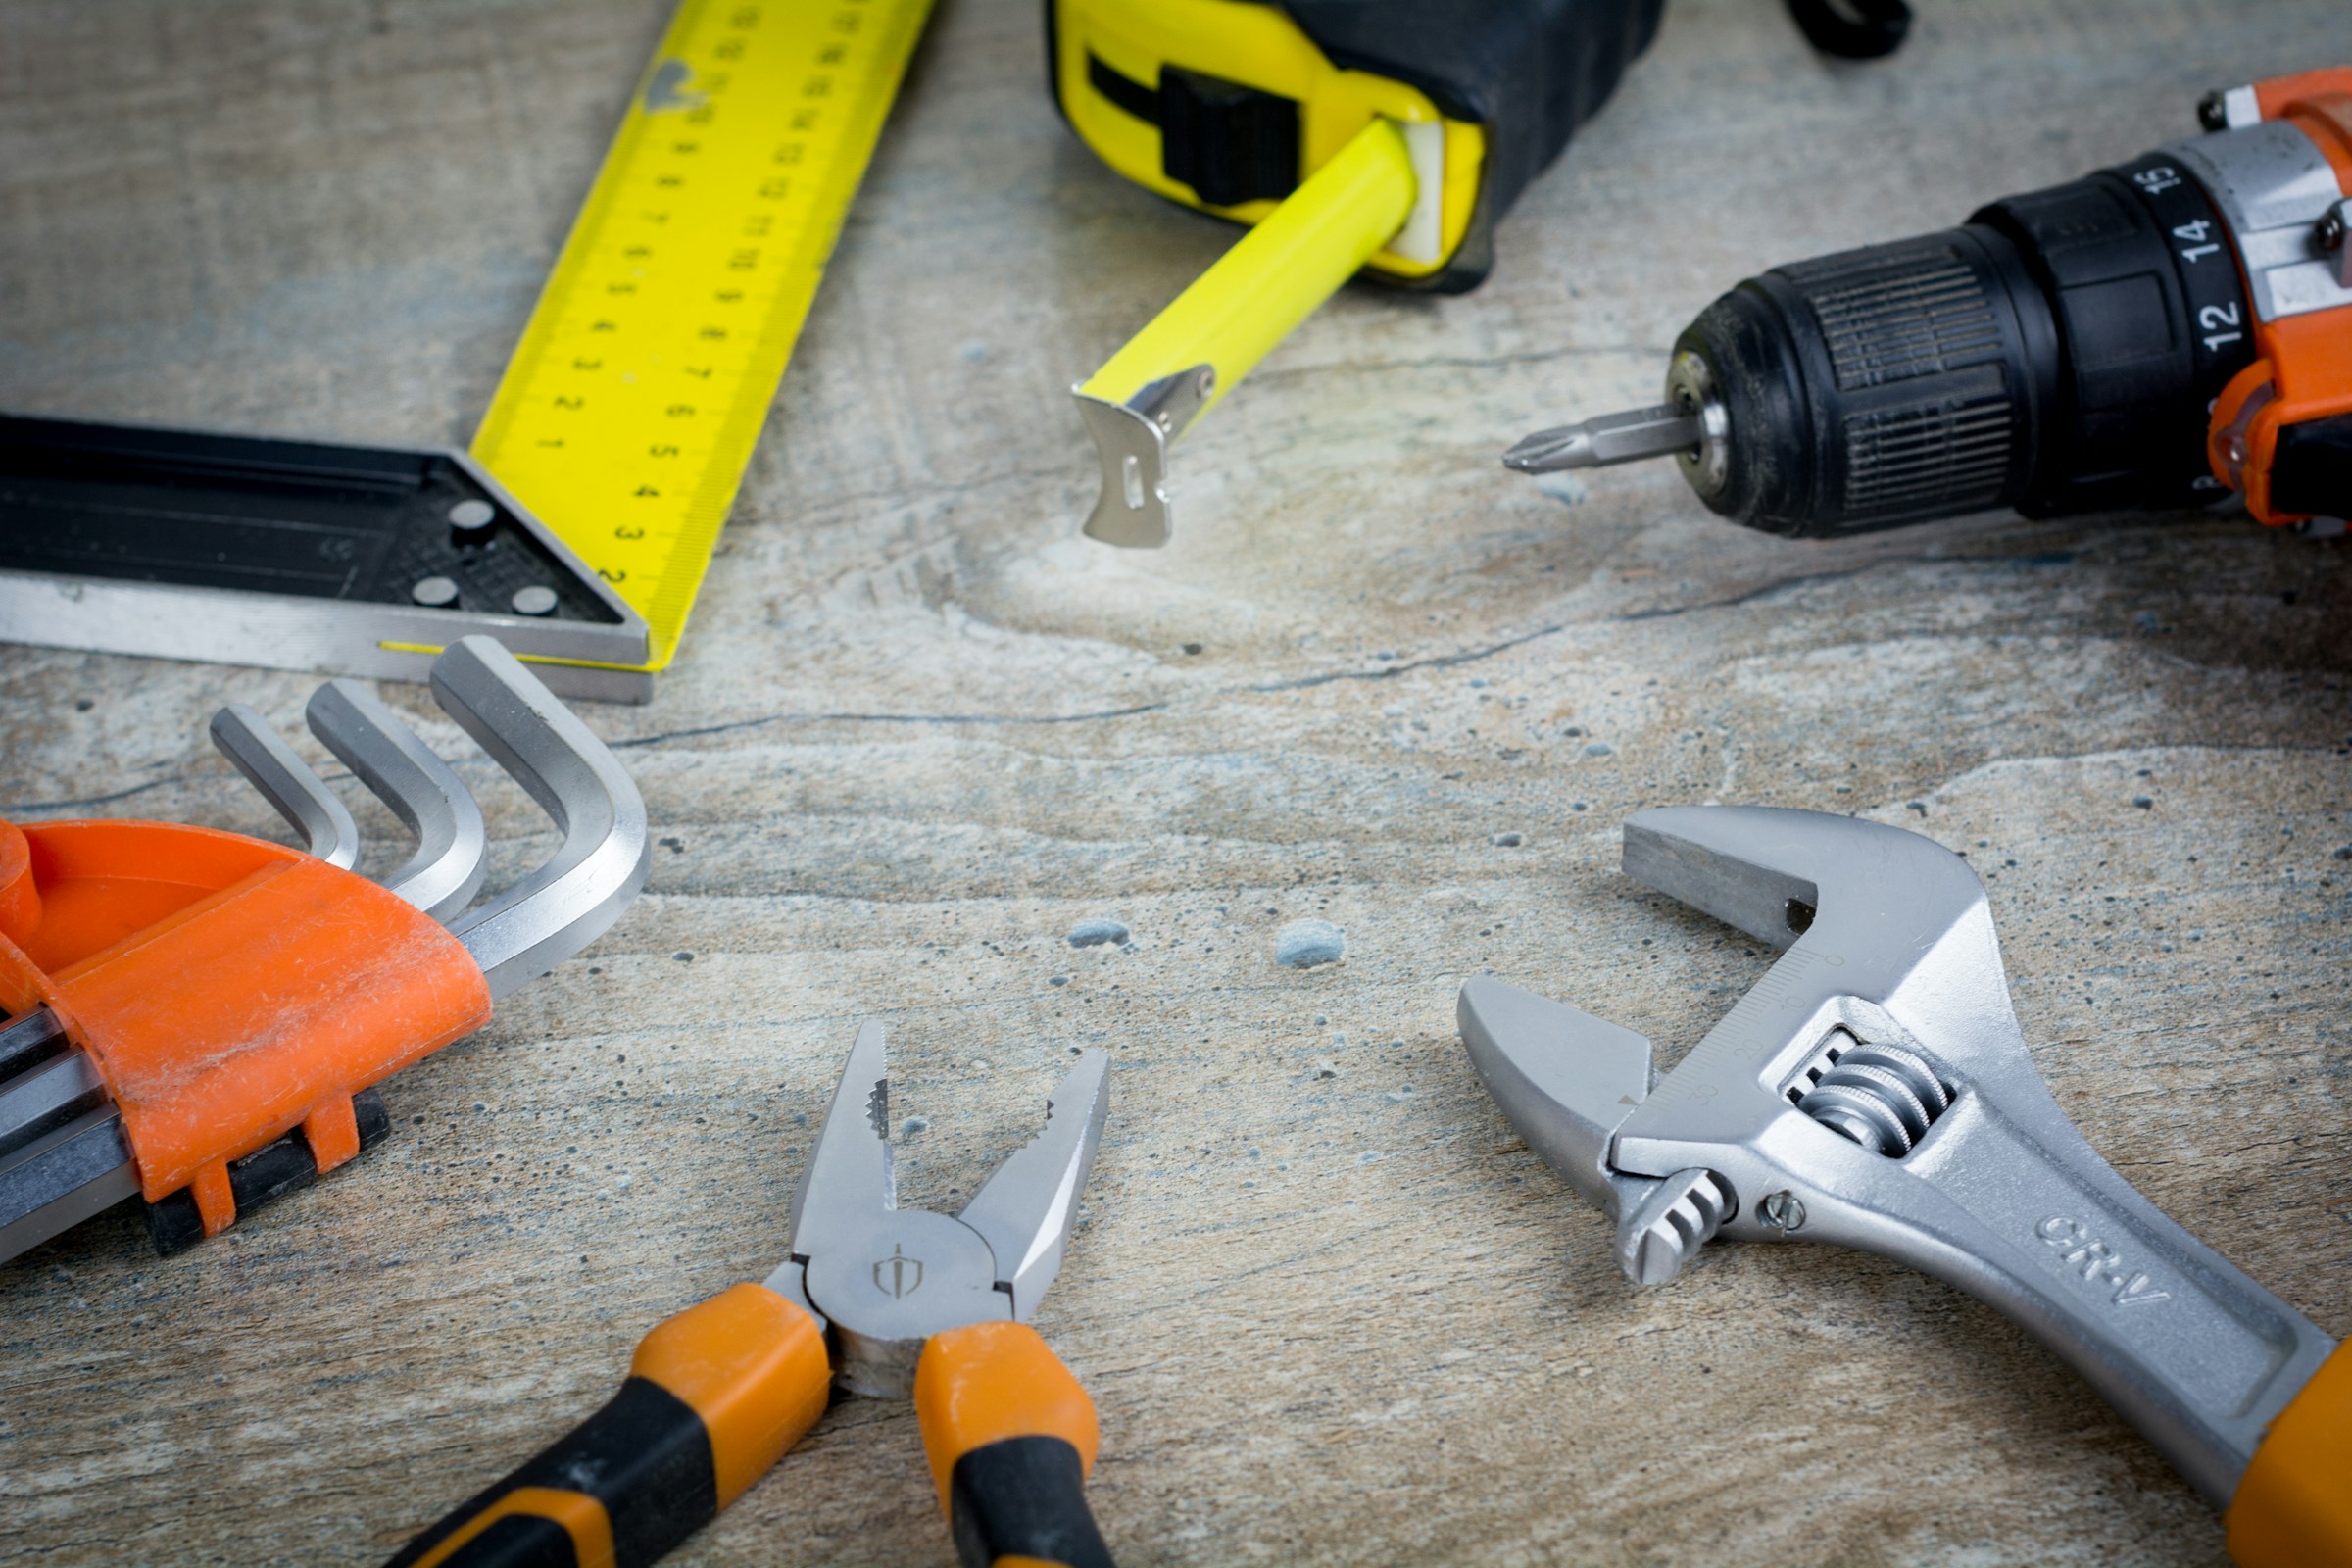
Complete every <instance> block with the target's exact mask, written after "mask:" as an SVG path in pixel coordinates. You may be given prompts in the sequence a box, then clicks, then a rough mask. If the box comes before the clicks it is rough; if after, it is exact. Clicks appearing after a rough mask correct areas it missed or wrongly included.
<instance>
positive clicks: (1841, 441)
mask: <svg viewBox="0 0 2352 1568" xmlns="http://www.w3.org/2000/svg"><path fill="white" fill-rule="evenodd" d="M2200 236H2202V237H2204V239H2205V240H2206V241H2209V243H2210V245H2211V247H2212V248H2211V249H2210V250H2207V251H2204V252H2202V254H2196V253H2198V251H2199V244H2200ZM2184 258H2185V259H2184ZM2249 319H2250V314H2249V312H2248V310H2247V305H2246V300H2245V297H2244V288H2243V285H2242V283H2241V282H2240V280H2239V276H2238V272H2237V270H2236V268H2235V267H2234V266H2233V265H2232V263H2231V260H2230V252H2229V245H2228V243H2227V238H2226V235H2225V234H2224V232H2223V229H2222V222H2221V220H2220V218H2219V216H2218V215H2217V214H2216V213H2215V212H2214V210H2213V207H2212V204H2211V203H2210V202H2209V201H2208V200H2207V199H2206V197H2205V195H2204V193H2203V192H2202V191H2201V190H2200V189H2199V188H2198V187H2197V185H2196V184H2195V183H2194V182H2193V181H2190V180H2188V179H2185V178H2183V177H2182V176H2181V175H2180V173H2179V172H2177V171H2176V170H2175V169H2174V168H2173V166H2172V164H2171V163H2170V162H2169V161H2168V159H2167V158H2166V157H2165V156H2164V155H2161V154H2152V155H2150V156H2149V157H2146V158H2143V159H2141V160H2139V161H2138V162H2137V163H2134V164H2131V165H2126V166H2124V167H2123V168H2120V169H2114V170H2107V171H2102V172H2098V173H2095V174H2092V175H2090V176H2088V177H2087V178H2083V179H2078V180H2074V181H2072V182H2070V183H2068V184H2064V185H2056V186H2052V187H2051V188H2049V189H2047V190H2041V191H2035V192H2033V193H2032V194H2029V195H2024V196H2013V197H2010V198H2008V199H2006V200H2003V201H1998V202H1994V203H1993V204H1992V205H1990V206H1988V207H1985V208H1984V209H1982V210H1980V211H1979V212H1977V213H1976V214H1974V215H1973V216H1972V217H1971V218H1970V219H1969V221H1967V222H1966V223H1965V224H1963V225H1961V226H1960V227H1958V228H1950V229H1945V230H1942V231H1941V232H1939V233H1934V234H1925V235H1921V236H1919V237H1918V238H1916V239H1905V240H1897V241H1895V242H1893V243H1892V244H1887V245H1872V246H1867V247H1865V248H1863V249H1861V250H1855V251H1847V252H1844V253H1842V254H1840V255H1837V256H1825V257H1821V258H1818V259H1816V260H1813V261H1806V262H1796V263H1792V264H1790V265H1789V266H1786V267H1776V268H1774V269H1772V270H1770V271H1767V272H1765V273H1763V274H1761V275H1760V276H1757V277H1751V278H1749V279H1748V280H1747V281H1745V282H1743V283H1741V284H1740V285H1739V286H1738V287H1737V288H1735V289H1733V290H1732V291H1731V292H1730V293H1728V294H1726V295H1724V296H1723V297H1722V298H1720V299H1718V300H1717V301H1715V303H1714V304H1712V305H1710V306H1708V307H1707V308H1706V309H1705V310H1704V311H1702V312H1700V313H1699V316H1698V319H1696V320H1694V321H1692V322H1691V325H1690V326H1689V327H1688V328H1687V329H1685V331H1684V332H1683V334H1682V336H1681V337H1680V338H1679V339H1678V340H1677V341H1676V343H1675V347H1674V356H1673V360H1672V363H1671V365H1670V367H1669V369H1668V373H1667V405H1668V406H1667V407H1665V408H1661V409H1658V410H1655V411H1649V414H1648V415H1647V416H1646V418H1647V421H1648V422H1646V423H1643V424H1642V425H1640V427H1639V430H1638V431H1637V432H1635V433H1634V434H1633V436H1632V441H1633V442H1638V443H1640V446H1639V449H1636V447H1635V446H1634V445H1632V444H1629V440H1628V437H1627V435H1626V434H1625V432H1626V431H1627V430H1628V429H1629V428H1631V427H1632V424H1633V421H1634V419H1635V417H1633V416H1619V417H1615V418H1614V419H1606V420H1593V421H1591V422H1590V423H1589V424H1587V425H1581V426H1572V427H1570V428H1569V429H1567V430H1563V431H1556V432H1546V434H1545V435H1543V436H1536V437H1531V438H1530V439H1529V440H1528V441H1527V442H1524V443H1522V444H1521V446H1520V447H1519V448H1515V449H1514V451H1513V454H1512V456H1511V458H1510V459H1509V460H1507V461H1510V462H1512V463H1513V465H1514V466H1521V467H1528V468H1546V467H1560V466H1586V465H1589V464H1596V463H1605V462H1615V461H1624V460H1625V459H1626V458H1630V457H1635V456H1642V455H1647V454H1650V453H1663V452H1667V451H1673V452H1675V453H1676V455H1677V460H1678V461H1679V462H1680V463H1681V465H1682V467H1683V472H1684V474H1685V476H1686V477H1688V478H1689V479H1690V481H1691V486H1692V488H1694V489H1696V490H1697V491H1698V493H1699V496H1700V498H1701V499H1703V500H1704V501H1705V502H1706V504H1707V506H1708V507H1709V508H1711V509H1712V510H1714V511H1715V512H1717V513H1720V514H1722V515H1724V516H1727V517H1730V518H1732V519H1733V520H1734V521H1736V522H1740V523H1744V524H1746V525H1747V526H1749V527H1752V528H1762V529H1765V530H1768V531H1770V532H1773V533H1781V534H1792V535H1803V536H1812V537H1823V536H1830V535H1837V534H1848V533H1862V532H1867V531H1869V530H1872V529H1877V528H1890V527H1895V526H1898V525H1900V524H1903V523H1910V522H1925V521H1928V520H1929V519H1931V518H1936V517H1949V516H1956V515H1961V514H1963V513H1971V512H1983V511H1987V510H1991V509H1994V508H1999V507H2014V508H2015V509H2017V510H2018V511H2020V512H2023V513H2025V514H2026V515H2029V516H2036V517H2042V516H2056V515H2065V514H2069V513H2080V512H2091V511H2102V510H2110V509H2121V508H2133V507H2147V508H2169V507H2186V506H2195V505H2200V504H2203V503H2206V502H2210V501H2213V500H2216V499H2218V498H2219V497H2220V496H2221V495H2222V494H2224V493H2225V491H2224V488H2223V486H2222V485H2221V483H2220V482H2219V481H2218V480H2216V479H2215V478H2214V477H2213V475H2212V473H2211V472H2210V470H2209V469H2208V467H2207V466H2206V463H2205V457H2204V450H2205V424H2206V417H2207V410H2208V409H2209V407H2210V406H2211V404H2212V401H2213V399H2214V398H2215V397H2216V396H2218V395H2219V394H2220V392H2221V391H2222V388H2223V387H2224V385H2225V384H2227V383H2228V381H2229V378H2230V377H2231V376H2232V375H2234V374H2235V373H2236V372H2237V371H2238V369H2239V368H2242V367H2243V366H2245V365H2246V364H2248V363H2249V362H2250V360H2251V358H2252V352H2253V345H2252V341H2251V334H2250V333H2249V332H2247V331H2246V330H2244V327H2243V323H2245V322H2247V321H2248V320H2249ZM2217 322H2228V323H2233V324H2236V325H2237V326H2238V330H2236V331H2234V332H2231V331H2217V330H2215V329H2214V323H2217ZM1611 436H1615V437H1616V439H1617V445H1616V447H1615V448H1614V449H1612V448H1611V447H1610V445H1609V440H1610V438H1611Z"/></svg>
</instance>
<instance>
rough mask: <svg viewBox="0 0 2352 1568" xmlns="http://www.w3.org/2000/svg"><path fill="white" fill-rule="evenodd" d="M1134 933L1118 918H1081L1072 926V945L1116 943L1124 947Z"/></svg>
mask: <svg viewBox="0 0 2352 1568" xmlns="http://www.w3.org/2000/svg"><path fill="white" fill-rule="evenodd" d="M1133 934H1134V933H1132V932H1130V931H1129V930H1128V929H1127V928H1126V927H1125V926H1123V925H1121V924H1120V923H1119V922H1118V921H1116V920H1081V921H1079V922H1078V923H1077V924H1076V925H1074V926H1072V927H1070V946H1071V947H1073V948H1100V947H1103V946H1105V945H1106V944H1111V943H1116V944H1117V945H1118V946H1120V947H1122V948H1123V947H1125V946H1126V945H1127V939H1128V938H1129V937H1130V936H1132V935H1133Z"/></svg>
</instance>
